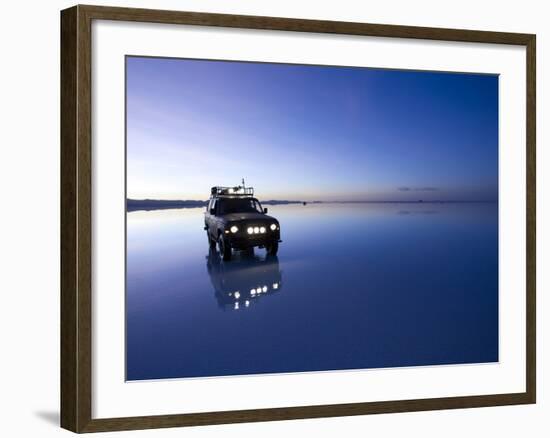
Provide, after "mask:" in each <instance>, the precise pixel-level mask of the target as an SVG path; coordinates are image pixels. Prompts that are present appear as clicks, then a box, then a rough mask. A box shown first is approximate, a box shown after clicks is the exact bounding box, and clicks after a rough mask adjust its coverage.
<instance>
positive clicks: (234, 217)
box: [223, 213, 277, 222]
mask: <svg viewBox="0 0 550 438" xmlns="http://www.w3.org/2000/svg"><path fill="white" fill-rule="evenodd" d="M223 217H224V219H225V220H226V221H228V222H238V221H266V222H267V221H275V222H277V219H275V218H274V217H271V216H268V215H267V214H262V213H229V214H226V215H224V216H223Z"/></svg>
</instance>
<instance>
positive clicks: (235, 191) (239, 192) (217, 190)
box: [210, 180, 254, 197]
mask: <svg viewBox="0 0 550 438" xmlns="http://www.w3.org/2000/svg"><path fill="white" fill-rule="evenodd" d="M210 193H211V194H212V195H213V196H234V197H245V196H254V187H245V185H244V180H243V185H241V186H234V187H223V186H214V187H212V189H211V190H210Z"/></svg>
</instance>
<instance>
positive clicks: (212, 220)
mask: <svg viewBox="0 0 550 438" xmlns="http://www.w3.org/2000/svg"><path fill="white" fill-rule="evenodd" d="M216 204H217V199H211V200H210V204H209V205H208V208H209V210H208V212H207V214H206V217H207V226H208V232H209V233H210V235H211V236H212V237H213V238H215V239H217V238H218V224H217V219H216V208H217V205H216Z"/></svg>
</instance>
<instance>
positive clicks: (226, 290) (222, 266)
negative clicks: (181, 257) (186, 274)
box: [206, 248, 283, 310]
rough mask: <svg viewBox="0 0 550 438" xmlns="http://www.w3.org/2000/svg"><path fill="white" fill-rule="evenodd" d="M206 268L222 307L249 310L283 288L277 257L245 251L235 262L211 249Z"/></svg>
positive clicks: (223, 308) (224, 308) (217, 299)
mask: <svg viewBox="0 0 550 438" xmlns="http://www.w3.org/2000/svg"><path fill="white" fill-rule="evenodd" d="M206 269H207V270H208V275H209V276H210V282H211V283H212V286H213V287H214V291H215V296H216V301H217V302H218V306H219V307H220V309H222V310H239V309H247V308H249V307H250V306H253V305H254V304H255V303H257V302H258V300H260V299H263V297H266V296H268V295H272V294H276V293H279V292H280V290H281V289H282V287H283V284H282V273H281V270H280V269H279V260H278V258H277V256H272V257H259V256H257V255H255V254H252V253H251V252H242V253H241V254H239V255H237V256H236V257H235V258H234V260H233V261H232V262H231V263H222V262H221V260H220V256H219V254H218V251H217V250H216V249H215V248H210V251H209V253H208V256H206Z"/></svg>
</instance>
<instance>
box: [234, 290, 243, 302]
mask: <svg viewBox="0 0 550 438" xmlns="http://www.w3.org/2000/svg"><path fill="white" fill-rule="evenodd" d="M234 295H235V298H236V299H237V300H238V299H239V298H240V297H241V294H240V293H239V291H237V292H235V294H234Z"/></svg>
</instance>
